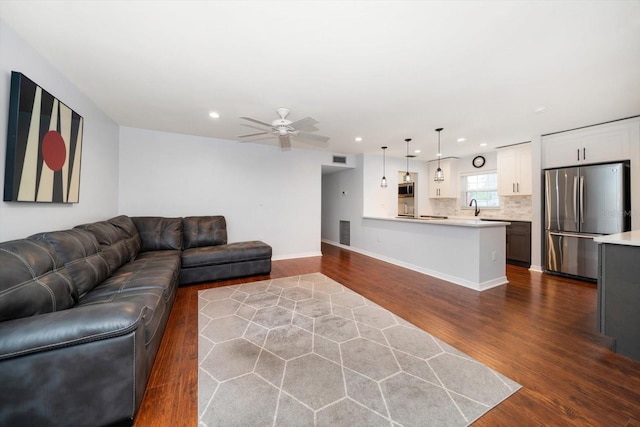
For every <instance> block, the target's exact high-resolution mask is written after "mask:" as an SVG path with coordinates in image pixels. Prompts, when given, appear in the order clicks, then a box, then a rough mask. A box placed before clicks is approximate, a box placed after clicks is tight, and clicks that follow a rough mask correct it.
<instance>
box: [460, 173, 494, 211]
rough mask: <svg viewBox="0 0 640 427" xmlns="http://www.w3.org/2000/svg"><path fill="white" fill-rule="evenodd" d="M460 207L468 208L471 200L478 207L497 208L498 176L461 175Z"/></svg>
mask: <svg viewBox="0 0 640 427" xmlns="http://www.w3.org/2000/svg"><path fill="white" fill-rule="evenodd" d="M460 188H461V190H462V198H461V199H462V206H463V207H469V203H471V199H476V200H477V202H478V207H479V208H480V207H485V208H498V207H500V198H499V197H498V174H497V173H496V172H491V173H483V174H473V175H463V176H462V185H461V186H460Z"/></svg>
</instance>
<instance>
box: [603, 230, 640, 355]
mask: <svg viewBox="0 0 640 427" xmlns="http://www.w3.org/2000/svg"><path fill="white" fill-rule="evenodd" d="M593 241H594V242H596V243H598V312H597V313H598V316H597V322H598V331H599V332H600V333H602V334H604V335H606V336H608V337H610V338H612V339H613V345H612V348H611V349H612V350H613V351H614V352H616V353H620V354H622V355H624V356H627V357H630V358H632V359H635V360H640V309H639V308H640V263H639V262H638V261H639V260H640V230H635V231H628V232H626V233H620V234H609V235H606V236H600V237H596V238H594V239H593Z"/></svg>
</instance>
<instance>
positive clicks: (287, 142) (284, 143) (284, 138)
mask: <svg viewBox="0 0 640 427" xmlns="http://www.w3.org/2000/svg"><path fill="white" fill-rule="evenodd" d="M278 140H279V142H280V149H281V150H282V151H288V150H291V139H289V135H280V136H279V137H278Z"/></svg>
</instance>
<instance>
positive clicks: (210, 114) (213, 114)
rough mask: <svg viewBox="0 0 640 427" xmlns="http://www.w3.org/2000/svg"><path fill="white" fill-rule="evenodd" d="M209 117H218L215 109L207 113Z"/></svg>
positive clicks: (218, 114)
mask: <svg viewBox="0 0 640 427" xmlns="http://www.w3.org/2000/svg"><path fill="white" fill-rule="evenodd" d="M209 117H211V118H212V119H219V118H220V113H216V112H215V111H212V112H210V113H209Z"/></svg>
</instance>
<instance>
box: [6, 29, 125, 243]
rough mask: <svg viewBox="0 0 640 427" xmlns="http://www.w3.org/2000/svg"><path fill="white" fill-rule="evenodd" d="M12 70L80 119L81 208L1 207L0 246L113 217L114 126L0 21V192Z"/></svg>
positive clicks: (115, 177)
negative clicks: (8, 241) (39, 234)
mask: <svg viewBox="0 0 640 427" xmlns="http://www.w3.org/2000/svg"><path fill="white" fill-rule="evenodd" d="M11 71H18V72H21V73H23V74H24V75H26V76H27V77H29V78H30V79H31V80H33V81H34V82H36V83H37V84H38V85H40V86H41V87H43V88H44V89H45V90H47V91H48V92H49V93H51V94H52V95H53V96H55V97H57V98H58V99H59V100H60V101H62V102H64V103H65V104H66V105H68V106H69V107H70V108H71V109H73V110H74V111H76V112H77V113H78V114H80V115H81V116H82V117H83V118H84V129H83V131H84V132H83V133H84V138H83V147H82V165H81V168H82V170H81V176H80V203H78V204H73V205H70V204H49V203H25V202H2V203H1V204H0V241H6V240H12V239H18V238H23V237H27V236H29V235H31V234H34V233H36V232H40V231H48V230H59V229H65V228H70V227H73V226H75V225H78V224H81V223H85V222H91V221H96V220H102V219H106V218H109V217H111V216H115V215H117V214H118V126H117V125H116V124H115V123H114V122H113V121H111V120H110V119H109V118H108V117H107V116H106V115H105V114H104V113H103V112H102V111H101V110H100V109H98V108H97V107H96V106H95V104H93V103H92V102H91V101H90V100H89V99H88V98H87V97H86V96H84V95H83V94H82V93H81V92H80V91H79V90H78V89H77V88H76V87H75V86H73V85H72V84H71V83H70V82H69V81H68V80H67V79H66V78H65V77H64V76H63V75H62V74H60V72H58V71H57V70H56V69H55V68H54V67H53V66H52V65H51V64H50V63H49V62H47V61H46V60H45V59H44V58H43V57H42V56H41V55H39V54H38V53H37V52H36V51H35V50H33V49H32V48H31V47H30V46H29V45H27V44H26V42H25V41H24V40H23V39H22V38H20V37H19V36H18V35H17V34H16V33H14V32H13V30H11V29H10V28H9V27H8V26H7V25H6V24H5V23H4V22H2V21H0V156H1V157H0V164H2V165H3V168H2V171H3V172H2V173H1V174H0V182H1V183H2V185H1V187H2V188H4V165H5V156H6V143H7V140H6V135H7V119H8V114H9V112H8V108H9V93H10V87H11Z"/></svg>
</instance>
